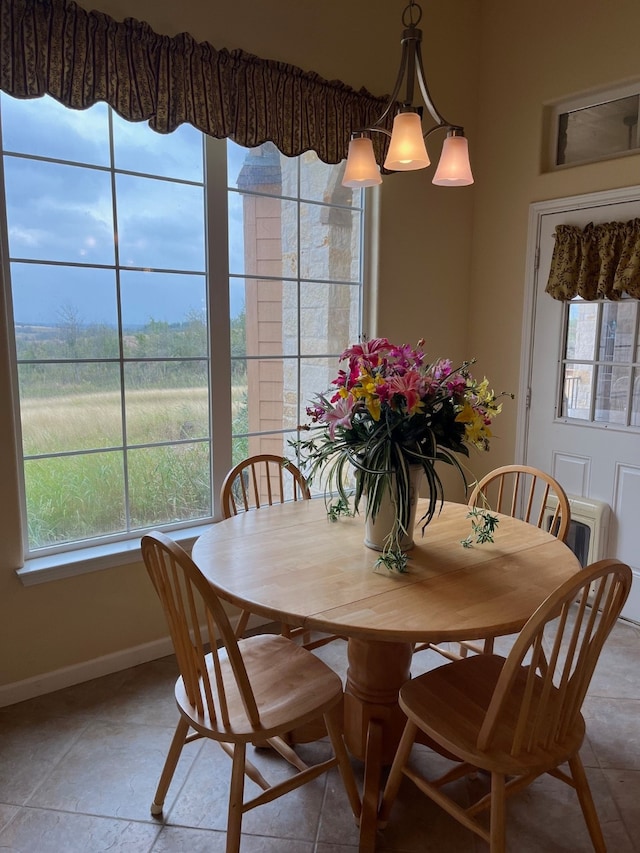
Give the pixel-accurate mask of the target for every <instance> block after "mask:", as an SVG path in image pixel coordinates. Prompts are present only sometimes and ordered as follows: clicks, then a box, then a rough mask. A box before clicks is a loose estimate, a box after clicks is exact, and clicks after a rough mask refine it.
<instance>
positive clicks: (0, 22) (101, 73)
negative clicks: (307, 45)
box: [0, 0, 393, 163]
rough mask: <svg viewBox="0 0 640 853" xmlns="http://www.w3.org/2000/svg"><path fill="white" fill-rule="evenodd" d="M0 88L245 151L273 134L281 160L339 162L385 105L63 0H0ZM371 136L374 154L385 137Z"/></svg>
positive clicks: (288, 68)
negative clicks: (108, 110) (353, 135)
mask: <svg viewBox="0 0 640 853" xmlns="http://www.w3.org/2000/svg"><path fill="white" fill-rule="evenodd" d="M0 88H1V89H2V90H3V91H5V92H8V93H9V94H10V95H13V96H15V97H17V98H35V97H40V96H42V95H45V94H48V95H52V96H53V97H54V98H56V99H57V100H59V101H61V102H62V103H63V104H65V105H66V106H68V107H72V108H75V109H85V108H87V107H90V106H92V105H93V104H95V103H96V102H97V101H106V102H107V103H108V104H110V105H111V106H112V107H113V108H114V109H115V110H117V112H118V113H120V115H122V116H124V118H127V119H130V120H131V121H148V122H149V126H150V127H151V128H152V129H153V130H157V131H159V132H160V133H170V132H171V131H172V130H175V128H176V127H178V126H179V125H180V124H182V123H184V122H188V123H189V124H192V125H194V127H197V128H198V129H199V130H201V131H203V132H204V133H206V134H209V135H210V136H214V137H217V138H219V139H222V138H225V137H228V138H231V139H233V140H235V141H236V142H237V143H239V144H240V145H244V146H247V147H254V146H257V145H260V144H261V143H262V142H265V141H267V140H271V141H272V142H274V143H275V144H276V146H277V147H278V148H279V149H280V151H282V153H283V154H286V155H287V156H296V155H299V154H302V153H303V152H304V151H307V150H309V149H313V150H314V151H316V152H317V154H318V156H319V157H320V159H322V160H324V161H325V162H326V163H338V162H339V161H340V160H342V159H343V158H345V157H346V156H347V148H348V144H349V136H350V132H351V131H352V130H356V129H358V128H361V127H364V126H368V125H371V124H372V123H373V122H374V121H375V119H376V118H377V117H378V115H379V114H380V113H381V112H382V110H383V109H384V106H385V104H386V100H385V99H384V98H375V97H374V96H373V95H371V94H369V93H368V92H366V91H365V90H361V91H360V92H356V91H355V90H354V89H351V88H350V87H349V86H346V85H345V84H344V83H341V82H340V81H337V80H333V81H329V80H325V79H323V78H322V77H320V76H319V75H317V74H315V73H313V72H305V71H302V70H301V69H300V68H297V67H295V66H293V65H287V64H286V63H283V62H275V61H271V60H265V59H260V58H258V57H257V56H252V55H251V54H248V53H245V52H244V51H242V50H232V51H228V50H216V49H215V48H213V47H212V46H211V45H210V44H207V43H198V42H196V41H195V39H193V38H192V37H191V36H190V35H188V34H187V33H181V34H180V35H177V36H175V37H169V36H161V35H158V34H157V33H155V32H154V31H153V30H152V29H151V27H150V26H149V25H148V24H146V23H143V22H140V21H137V20H134V19H133V18H127V19H126V20H125V21H123V22H122V23H119V22H117V21H115V20H114V19H113V18H110V17H109V16H108V15H105V14H103V13H101V12H95V11H92V12H87V11H86V10H85V9H83V8H81V7H80V6H78V5H77V4H76V3H74V2H68V0H0ZM392 119H393V116H389V128H390V127H391V121H392ZM375 137H376V138H374V146H375V147H376V154H377V156H378V157H379V158H380V159H381V158H382V150H383V148H384V143H385V140H386V137H384V136H382V135H380V134H375Z"/></svg>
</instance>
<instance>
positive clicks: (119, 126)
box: [113, 112, 203, 183]
mask: <svg viewBox="0 0 640 853" xmlns="http://www.w3.org/2000/svg"><path fill="white" fill-rule="evenodd" d="M113 148H114V160H115V166H116V169H124V170H125V171H127V172H142V173H143V174H145V175H162V176H163V177H165V178H179V179H181V180H184V181H197V182H199V183H202V180H203V177H202V169H203V165H202V164H203V156H202V133H201V132H200V131H199V130H197V129H196V128H195V127H193V126H192V125H190V124H182V125H180V127H178V128H177V129H176V130H174V131H173V132H172V133H169V134H164V133H156V132H155V131H153V130H151V128H150V127H149V125H148V124H147V123H146V122H131V121H126V120H125V119H123V118H121V117H120V116H119V115H118V114H117V113H115V112H114V113H113Z"/></svg>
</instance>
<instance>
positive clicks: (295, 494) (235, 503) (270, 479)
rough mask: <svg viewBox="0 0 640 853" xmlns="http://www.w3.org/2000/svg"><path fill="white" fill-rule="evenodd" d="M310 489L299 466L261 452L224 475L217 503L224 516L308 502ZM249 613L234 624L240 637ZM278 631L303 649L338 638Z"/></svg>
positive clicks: (284, 628)
mask: <svg viewBox="0 0 640 853" xmlns="http://www.w3.org/2000/svg"><path fill="white" fill-rule="evenodd" d="M310 499H311V492H310V491H309V487H308V485H307V481H306V480H305V478H304V476H303V474H302V473H301V471H300V469H299V468H298V467H297V466H296V465H294V464H293V462H291V461H289V460H288V459H287V458H286V457H284V456H275V455H273V454H271V453H262V454H260V455H257V456H249V457H248V458H247V459H243V460H242V462H239V463H238V464H237V465H236V466H235V467H233V468H232V469H231V471H229V473H228V474H227V476H226V477H225V478H224V482H223V484H222V490H221V492H220V503H221V506H222V515H223V517H224V518H231V517H232V516H234V515H238V513H240V512H248V511H249V510H252V509H260V507H262V506H273V504H278V503H284V502H285V501H286V500H294V501H299V500H303V501H307V500H310ZM250 616H251V612H250V611H249V610H243V611H242V613H241V614H240V619H239V620H238V624H237V626H236V636H238V637H241V636H242V635H243V634H244V632H245V631H246V628H247V623H248V622H249V618H250ZM281 633H282V634H283V636H285V637H289V638H293V637H298V636H300V637H302V644H303V646H304V647H305V648H306V649H309V650H311V649H316V648H319V647H320V646H324V645H326V644H327V643H331V642H333V641H334V640H338V639H340V638H339V637H337V636H333V635H326V636H323V637H320V638H318V639H315V640H311V635H310V633H309V632H308V631H305V630H304V629H303V628H292V627H291V626H290V625H286V624H283V625H282V626H281Z"/></svg>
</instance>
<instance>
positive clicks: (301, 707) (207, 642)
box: [142, 532, 360, 853]
mask: <svg viewBox="0 0 640 853" xmlns="http://www.w3.org/2000/svg"><path fill="white" fill-rule="evenodd" d="M142 557H143V559H144V563H145V565H146V567H147V571H148V572H149V576H150V577H151V580H152V582H153V585H154V587H155V590H156V592H157V593H158V595H159V597H160V600H161V602H162V606H163V608H164V612H165V616H166V619H167V622H168V625H169V630H170V632H171V639H172V640H173V646H174V650H175V653H176V657H177V659H178V666H179V669H180V677H179V678H178V680H177V682H176V686H175V696H176V702H177V705H178V710H179V712H180V720H179V722H178V725H177V728H176V731H175V734H174V736H173V740H172V742H171V746H170V748H169V753H168V755H167V758H166V761H165V765H164V768H163V770H162V774H161V776H160V781H159V783H158V788H157V791H156V795H155V797H154V800H153V803H152V805H151V813H152V814H154V815H159V814H161V813H162V806H163V803H164V799H165V796H166V793H167V790H168V788H169V785H170V783H171V779H172V777H173V774H174V771H175V768H176V765H177V763H178V759H179V757H180V754H181V752H182V748H183V746H184V745H185V743H189V742H191V741H193V740H196V739H199V738H202V737H208V738H211V739H212V740H214V741H217V742H218V743H219V744H220V746H221V747H222V749H223V750H224V751H225V752H226V753H227V754H228V755H229V756H231V759H232V769H231V784H230V793H229V816H228V823H227V845H226V853H237V851H238V850H239V849H240V835H241V825H242V816H243V814H244V813H245V812H246V811H248V810H249V809H252V808H255V807H256V806H260V805H262V804H263V803H268V802H271V800H274V799H276V798H277V797H280V796H282V795H283V794H286V793H288V792H289V791H292V790H294V789H295V788H298V787H300V786H301V785H304V784H305V783H306V782H310V781H311V780H312V779H315V778H316V777H317V776H319V775H320V774H322V773H325V772H327V771H328V770H330V769H331V768H332V767H334V766H336V765H338V767H339V770H340V774H341V776H342V780H343V782H344V786H345V788H346V791H347V795H348V798H349V802H350V804H351V808H352V809H353V813H354V815H355V816H356V818H357V817H358V816H359V814H360V798H359V795H358V790H357V786H356V783H355V779H354V777H353V773H352V769H351V765H350V763H349V758H348V755H347V751H346V747H345V745H344V741H343V738H342V729H341V714H342V696H343V693H342V682H341V680H340V678H339V677H338V675H336V673H335V672H333V670H331V669H330V668H329V667H328V666H327V665H326V664H325V663H323V662H322V661H321V660H319V659H318V658H317V657H316V656H315V655H313V654H311V652H308V651H306V649H302V648H300V646H298V645H296V644H295V643H293V642H291V640H288V639H286V638H285V637H282V636H279V635H277V634H262V635H259V636H254V637H248V638H247V639H244V640H240V641H238V640H237V639H236V637H235V634H234V632H233V629H232V627H231V623H230V622H229V619H228V617H227V614H226V611H225V609H224V607H223V606H222V603H221V601H220V600H219V598H218V595H217V592H216V588H215V586H214V585H213V584H212V583H210V582H209V581H208V580H207V579H206V578H205V577H204V576H203V575H202V573H201V572H200V570H199V569H198V567H197V566H196V565H195V563H194V562H193V561H192V560H191V558H190V557H189V556H188V555H187V554H186V553H185V551H184V550H183V549H182V548H181V547H180V546H179V545H177V544H176V543H174V542H172V541H171V540H170V539H169V538H168V537H167V536H165V535H164V534H163V533H158V532H155V533H152V534H149V535H147V536H144V537H143V539H142ZM322 719H324V723H325V725H326V730H327V732H328V733H329V738H330V740H331V744H332V746H333V752H334V754H333V756H332V757H331V758H329V759H328V760H326V761H323V762H321V763H319V764H317V765H313V766H310V767H309V766H307V765H306V764H305V763H304V762H303V761H302V760H301V759H300V757H299V756H298V755H297V754H296V753H295V751H294V750H293V749H292V748H291V747H290V746H288V745H287V743H286V742H285V740H284V739H283V736H284V735H286V734H287V733H288V732H290V731H291V730H292V729H296V728H298V727H299V726H302V725H306V724H307V723H310V722H311V721H316V720H318V721H319V722H322ZM190 732H191V734H190ZM249 743H256V744H258V745H260V746H264V745H266V744H268V745H269V746H271V747H272V748H273V749H275V750H276V751H277V752H278V753H280V755H281V756H282V757H283V758H285V759H286V761H288V762H289V763H290V764H291V765H293V766H294V767H295V768H296V769H297V771H298V772H297V773H296V774H295V775H294V776H292V777H290V778H287V779H285V780H284V781H281V782H279V783H277V784H274V785H270V784H269V783H268V782H267V781H266V779H265V778H264V777H263V775H262V774H261V773H260V771H259V770H258V769H257V768H256V767H255V766H254V765H253V764H251V762H250V761H248V760H247V757H246V748H247V744H249ZM245 774H246V775H247V776H249V777H250V778H251V779H252V780H253V781H254V782H255V783H256V784H257V785H258V786H259V787H260V788H262V793H260V794H259V795H258V796H256V797H253V798H252V799H249V800H246V801H245V800H244V777H245Z"/></svg>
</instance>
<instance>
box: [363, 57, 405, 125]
mask: <svg viewBox="0 0 640 853" xmlns="http://www.w3.org/2000/svg"><path fill="white" fill-rule="evenodd" d="M407 54H408V48H407V44H406V42H403V43H402V56H401V57H400V68H399V70H398V76H397V78H396V82H395V85H394V87H393V92H392V93H391V95H390V96H389V103H388V104H387V106H386V107H385V108H384V111H383V112H382V113H381V115H379V116H378V118H377V119H376V120H375V122H374V124H373V127H372V128H369V129H370V130H373V129H376V128H377V125H379V124H381V123H382V122H383V121H384V120H385V118H386V117H387V116H388V115H389V113H390V111H391V110H392V108H393V107H395V105H396V102H397V100H398V93H399V91H400V87H401V86H402V81H403V80H404V75H405V72H406V69H407ZM383 132H384V133H388V131H386V130H384V131H383ZM388 135H389V136H391V134H390V133H388Z"/></svg>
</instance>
